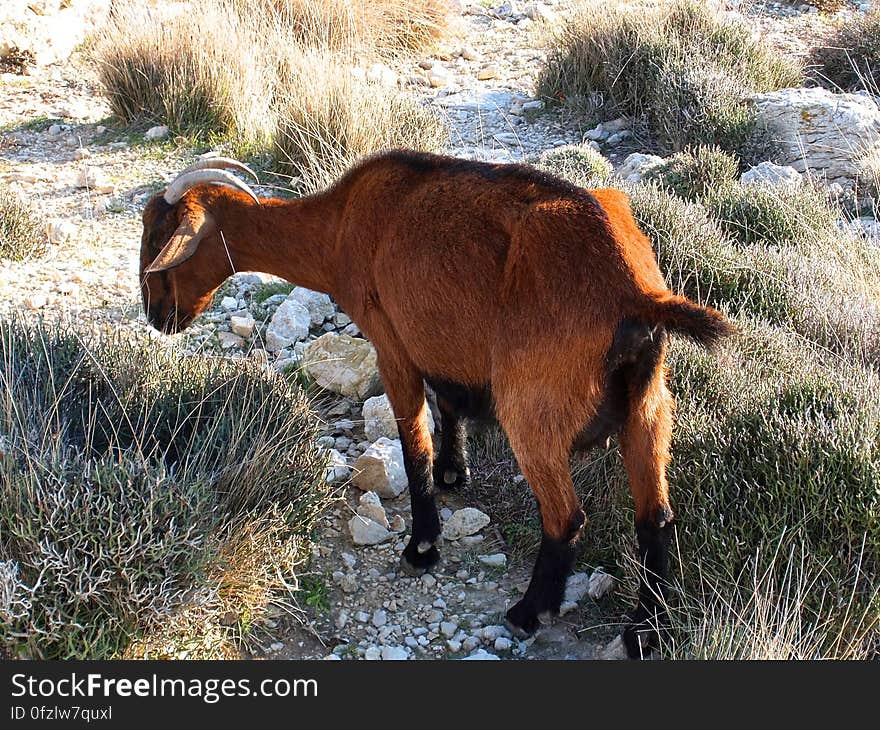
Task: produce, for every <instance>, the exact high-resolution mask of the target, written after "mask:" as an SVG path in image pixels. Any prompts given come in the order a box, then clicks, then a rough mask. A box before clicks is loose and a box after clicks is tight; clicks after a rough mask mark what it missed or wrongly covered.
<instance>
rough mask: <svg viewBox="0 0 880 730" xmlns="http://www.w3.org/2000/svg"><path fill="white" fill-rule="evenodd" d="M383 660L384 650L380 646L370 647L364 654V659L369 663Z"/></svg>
mask: <svg viewBox="0 0 880 730" xmlns="http://www.w3.org/2000/svg"><path fill="white" fill-rule="evenodd" d="M381 658H382V650H381V649H380V648H379V647H378V646H368V647H367V650H366V651H365V652H364V659H366V660H368V661H378V660H379V659H381Z"/></svg>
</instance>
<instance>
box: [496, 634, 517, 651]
mask: <svg viewBox="0 0 880 730" xmlns="http://www.w3.org/2000/svg"><path fill="white" fill-rule="evenodd" d="M494 646H495V651H510V648H511V647H512V646H513V642H512V641H511V640H510V639H508V638H507V637H506V636H499V637H498V638H497V639H495V644H494Z"/></svg>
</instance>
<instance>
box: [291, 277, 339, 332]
mask: <svg viewBox="0 0 880 730" xmlns="http://www.w3.org/2000/svg"><path fill="white" fill-rule="evenodd" d="M287 299H288V300H289V301H294V302H298V303H299V304H302V305H303V306H304V307H305V308H306V309H308V310H309V316H310V317H311V322H312V326H313V327H320V326H321V325H322V324H324V320H325V319H329V318H330V317H332V316H333V315H334V314H335V313H336V307H334V306H333V300H332V299H331V298H330V297H329V296H327V295H326V294H323V293H322V292H318V291H312V290H311V289H306V288H305V287H302V286H297V287H294V289H293V291H291V292H290V294H288V295H287Z"/></svg>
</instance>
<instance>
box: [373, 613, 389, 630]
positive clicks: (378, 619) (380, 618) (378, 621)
mask: <svg viewBox="0 0 880 730" xmlns="http://www.w3.org/2000/svg"><path fill="white" fill-rule="evenodd" d="M371 623H372V624H373V626H375V627H376V628H380V627H382V626H384V625H385V624H386V623H388V614H387V613H385V611H383V610H382V609H377V610H375V611H373V618H372V621H371Z"/></svg>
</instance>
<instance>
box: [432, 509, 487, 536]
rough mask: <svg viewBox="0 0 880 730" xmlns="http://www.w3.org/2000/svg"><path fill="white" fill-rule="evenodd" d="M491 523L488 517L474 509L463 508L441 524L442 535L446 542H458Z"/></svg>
mask: <svg viewBox="0 0 880 730" xmlns="http://www.w3.org/2000/svg"><path fill="white" fill-rule="evenodd" d="M491 521H492V520H491V519H490V518H489V515H487V514H486V513H485V512H480V510H478V509H477V508H476V507H465V508H464V509H459V510H456V511H455V512H453V513H452V517H450V518H449V519H448V520H446V522H444V523H443V530H442V535H443V538H444V539H446V540H458V539H459V538H461V537H466V536H467V535H474V534H476V533H477V532H479V531H480V530H482V529H483V528H484V527H485V526H486V525H488V524H489V523H490V522H491Z"/></svg>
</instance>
